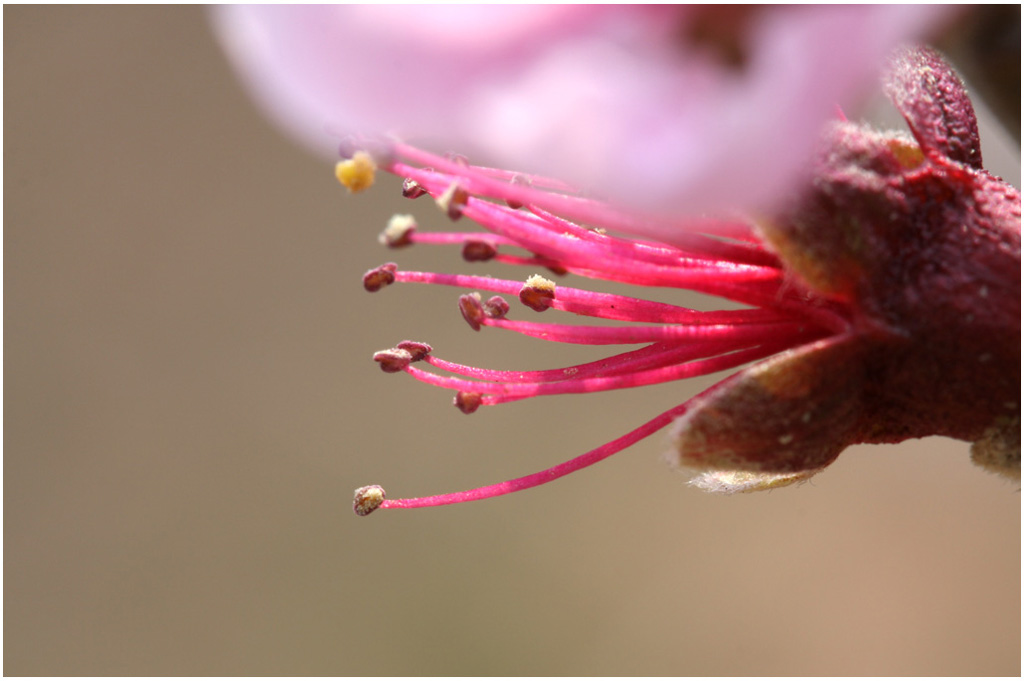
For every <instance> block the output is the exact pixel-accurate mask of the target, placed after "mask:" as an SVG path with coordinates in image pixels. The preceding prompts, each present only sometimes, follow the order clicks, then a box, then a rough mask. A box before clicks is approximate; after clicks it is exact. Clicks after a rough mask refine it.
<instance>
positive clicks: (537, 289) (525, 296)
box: [519, 274, 555, 312]
mask: <svg viewBox="0 0 1024 681" xmlns="http://www.w3.org/2000/svg"><path fill="white" fill-rule="evenodd" d="M554 299H555V282H553V281H551V280H550V279H545V278H544V277H542V276H540V275H539V274H535V275H533V276H532V277H530V278H529V279H527V280H526V283H525V284H524V285H523V288H522V289H521V290H520V291H519V300H520V301H522V303H523V305H525V306H527V307H528V308H531V309H533V310H536V311H537V312H543V311H544V310H546V309H548V308H549V307H551V301H552V300H554Z"/></svg>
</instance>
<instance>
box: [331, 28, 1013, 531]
mask: <svg viewBox="0 0 1024 681" xmlns="http://www.w3.org/2000/svg"><path fill="white" fill-rule="evenodd" d="M886 91H887V93H888V94H889V96H890V98H891V99H892V100H893V102H894V103H895V105H896V107H897V108H898V109H899V111H900V112H901V113H902V114H903V116H904V117H905V119H906V120H907V123H908V124H909V126H910V129H911V132H912V133H913V137H910V136H907V135H905V134H901V133H882V132H877V131H874V130H871V129H869V128H867V127H865V126H862V125H858V124H855V123H851V122H848V121H845V120H843V121H835V122H833V123H832V124H831V125H830V126H829V127H828V128H827V130H826V131H825V133H824V135H823V137H822V140H821V142H820V145H819V149H818V153H817V155H816V157H815V160H814V162H813V165H812V168H811V170H812V181H811V182H810V184H809V185H808V186H807V187H805V188H804V189H803V190H802V191H801V192H799V193H797V194H794V195H793V196H792V198H791V200H790V201H789V202H788V205H786V206H785V208H784V209H782V210H780V211H778V212H776V213H775V214H773V215H772V216H770V217H766V218H761V219H759V220H756V221H746V222H744V221H739V220H732V221H727V220H718V221H714V222H710V221H708V222H705V223H699V224H695V225H694V226H695V228H698V229H703V230H705V231H710V232H711V233H710V234H707V233H700V232H699V231H697V229H694V230H689V231H682V232H680V231H671V230H668V229H662V228H660V227H658V226H657V225H654V226H651V225H646V226H644V227H643V228H641V227H640V226H638V225H637V218H636V217H635V216H634V215H631V214H629V213H626V212H622V211H619V210H616V209H614V208H612V207H611V206H609V205H607V204H604V203H601V202H598V201H595V200H592V199H588V198H585V197H582V196H580V195H578V194H576V193H574V191H573V190H572V188H571V187H569V186H567V185H565V184H564V183H561V182H558V181H555V180H552V179H548V178H544V177H540V176H531V175H523V174H516V173H512V172H507V171H501V170H496V169H491V168H484V167H477V166H472V165H470V164H469V163H468V162H467V161H466V159H465V158H463V157H439V156H435V155H432V154H429V153H427V152H424V151H421V150H419V149H417V148H415V147H412V146H409V145H406V144H404V143H402V142H390V143H386V144H382V143H377V144H376V145H374V144H371V145H370V151H371V155H372V156H374V157H375V160H376V163H377V165H379V166H380V167H382V168H384V169H386V170H387V171H389V172H391V173H394V174H396V175H398V176H401V177H404V178H406V179H405V182H404V186H403V193H404V194H405V195H406V196H408V197H411V198H415V197H418V196H422V195H424V194H427V195H430V196H431V197H433V198H434V200H435V201H436V202H437V204H438V206H439V207H440V208H441V209H442V210H443V211H444V212H445V213H447V214H448V216H449V217H450V218H451V219H452V220H458V219H461V218H468V219H470V220H472V221H474V222H476V223H477V224H479V225H481V226H482V227H484V228H485V229H486V230H487V232H485V233H479V232H450V233H421V232H420V231H418V230H417V225H416V222H415V219H414V218H412V217H411V216H396V217H395V218H393V219H392V221H391V222H390V223H389V225H388V228H387V229H386V230H385V231H384V233H383V234H382V235H381V241H382V242H383V243H384V244H386V245H387V246H389V247H392V248H403V247H406V246H409V245H412V244H453V245H461V247H462V252H463V256H464V257H465V259H467V260H470V261H474V260H488V259H493V260H497V261H501V262H506V263H512V264H516V265H522V266H524V267H528V268H530V271H542V270H545V269H546V270H548V271H550V272H553V274H550V275H540V274H534V275H533V276H530V277H529V278H527V279H526V280H525V282H520V281H508V280H502V279H495V278H492V277H487V276H469V275H459V274H440V273H431V272H417V271H411V270H406V269H402V268H399V267H398V265H396V264H395V263H387V264H385V265H382V266H380V267H377V268H374V269H372V270H370V271H369V272H367V273H366V275H364V279H363V281H364V285H365V287H366V288H367V289H368V290H371V291H377V290H380V289H382V288H384V287H386V286H389V285H391V284H394V283H423V284H433V285H446V286H454V287H459V288H464V289H477V290H479V291H486V292H488V293H489V294H497V295H494V296H493V297H489V298H487V299H486V300H485V299H484V296H482V295H480V294H479V293H467V294H463V295H461V296H460V298H459V308H460V310H461V312H462V315H463V317H464V318H465V320H466V322H467V323H469V325H470V326H471V327H472V328H473V329H475V330H478V331H479V330H481V329H482V328H484V327H490V328H496V329H504V330H507V331H512V332H517V333H522V334H526V335H529V336H533V337H537V338H541V339H544V340H549V341H554V342H563V343H582V344H597V345H604V344H637V345H640V346H641V347H639V348H638V349H636V350H632V351H629V352H625V353H621V354H618V355H614V356H611V357H608V358H606V359H603V360H600V361H596V362H588V363H585V364H579V365H576V366H572V367H566V368H563V369H554V370H545V371H526V372H510V371H494V370H488V369H484V368H478V367H472V366H464V365H461V364H457V363H455V362H451V361H448V360H445V359H441V358H439V357H436V356H435V355H434V354H433V350H432V348H431V347H430V346H429V345H428V344H426V343H422V342H413V341H403V342H402V343H399V344H398V345H396V346H395V347H394V348H390V349H387V350H382V351H380V352H378V353H376V355H375V356H374V359H375V360H376V361H377V362H379V363H380V366H381V368H382V369H383V370H384V371H386V372H390V373H397V372H405V373H407V374H409V375H411V376H412V377H414V378H416V379H417V380H420V381H423V382H426V383H429V384H432V385H436V386H440V387H445V388H449V389H452V390H454V391H456V396H455V399H454V402H455V405H456V406H457V407H458V408H459V409H461V410H462V411H464V412H466V413H472V412H473V411H476V410H477V409H479V408H482V407H490V406H494V405H499V404H502V403H505V402H511V401H515V400H521V399H527V398H531V397H538V396H547V395H558V394H567V393H584V392H594V391H599V390H616V389H623V388H634V387H639V386H644V385H651V384H654V383H660V382H664V381H673V380H679V379H683V378H688V377H692V376H697V375H703V374H707V373H711V372H716V371H721V370H724V369H731V368H737V367H741V366H743V365H746V364H749V363H750V362H754V364H752V365H751V366H748V367H747V368H744V369H741V370H740V371H739V372H737V373H735V374H733V375H732V376H730V377H729V378H727V379H725V380H724V381H722V382H720V383H719V384H717V385H715V386H713V387H712V388H710V389H708V390H706V391H704V392H703V393H701V394H700V395H698V396H696V397H694V398H692V399H690V400H688V401H686V402H684V403H683V404H681V405H679V406H677V407H674V408H673V409H670V410H668V411H667V412H665V413H663V414H660V415H658V416H656V417H655V418H654V419H652V420H650V421H648V422H647V423H645V424H644V425H642V426H640V427H639V428H637V429H636V430H634V431H632V432H630V433H628V434H626V435H624V436H622V437H620V438H618V439H616V440H614V441H613V442H610V443H608V444H605V445H603V446H601V447H598V448H597V449H595V450H593V451H591V452H588V453H587V454H584V455H582V456H580V457H578V458H576V459H573V460H571V461H568V462H565V463H563V464H560V465H558V466H555V467H554V468H551V469H549V470H546V471H542V472H540V473H535V474H533V475H528V476H526V477H523V478H518V479H516V480H511V481H508V482H504V483H501V484H498V485H491V486H487V487H482V488H479V489H475V490H470V491H467V492H458V493H454V494H443V495H439V496H432V497H423V498H414V499H387V498H386V495H385V494H384V491H383V489H382V488H380V487H379V486H376V485H371V486H368V487H362V488H360V489H358V490H357V491H356V498H355V502H354V508H355V511H356V512H357V513H358V514H360V515H365V514H367V513H369V512H371V511H373V510H374V509H376V508H409V507H420V506H434V505H442V504H450V503H459V502H463V501H471V500H475V499H482V498H487V497H490V496H496V495H500V494H506V493H509V492H514V491H517V490H521V489H526V488H528V487H533V486H536V485H539V484H543V483H545V482H549V481H551V480H554V479H556V478H558V477H561V476H563V475H566V474H568V473H570V472H573V471H575V470H579V469H580V468H583V467H585V466H589V465H591V464H593V463H595V462H597V461H600V460H602V459H604V458H606V457H608V456H610V455H612V454H614V453H616V452H618V451H621V450H622V449H624V448H625V447H627V446H629V445H631V444H632V443H634V442H636V441H638V440H640V439H642V438H644V437H647V436H648V435H650V434H651V433H653V432H655V431H657V430H659V429H661V428H664V427H666V426H668V425H670V424H671V425H672V427H673V431H672V442H673V447H672V451H671V453H670V459H671V461H672V462H673V463H674V464H675V465H677V466H680V467H683V468H688V469H695V470H696V471H698V474H697V476H696V477H695V478H694V479H693V481H692V482H693V484H695V485H696V486H698V487H701V488H704V489H706V490H709V491H715V492H747V491H754V490H761V489H770V488H773V487H778V486H781V485H787V484H791V483H793V482H798V481H802V480H806V479H807V478H809V477H810V476H812V475H814V474H816V473H818V472H820V471H821V470H822V469H823V468H825V467H826V466H828V465H829V464H830V463H831V462H832V461H833V460H835V458H836V457H837V456H838V455H839V454H840V452H841V451H842V450H843V449H845V448H846V447H847V446H849V445H851V444H855V443H892V442H900V441H902V440H905V439H907V438H915V437H923V436H927V435H936V434H937V435H945V436H948V437H953V438H958V439H961V440H966V441H970V442H973V443H974V445H973V447H972V458H973V459H974V460H975V461H976V462H977V463H979V464H980V465H982V466H984V467H987V468H989V469H991V470H993V471H996V472H999V473H1003V474H1006V475H1009V476H1011V477H1013V476H1016V477H1018V478H1019V475H1020V403H1019V394H1020V208H1021V206H1020V192H1019V191H1018V190H1017V189H1015V188H1014V187H1012V186H1010V185H1009V184H1007V183H1005V182H1003V181H1002V180H1000V179H999V178H997V177H995V176H993V175H991V174H989V173H988V172H987V171H985V170H984V168H983V166H982V159H981V150H980V145H979V138H978V129H977V124H976V121H975V117H974V111H973V108H972V106H971V103H970V101H969V99H968V96H967V93H966V91H965V90H964V88H963V85H962V83H961V82H960V80H959V78H958V77H957V75H956V74H955V73H954V72H953V71H952V69H951V68H950V67H949V66H948V65H946V63H945V62H944V61H943V60H942V59H941V57H940V56H939V55H938V54H937V53H936V52H934V51H932V50H929V49H926V48H915V49H909V48H908V49H903V50H901V51H899V52H898V53H896V55H895V56H894V58H893V60H892V63H891V68H890V72H889V75H888V77H887V80H886ZM367 158H368V157H367V156H366V154H365V152H360V153H359V154H355V155H353V157H352V159H350V160H345V161H342V162H340V163H339V164H338V176H339V178H340V179H342V181H343V183H345V184H346V185H347V186H351V184H350V183H349V182H347V181H346V180H347V178H350V177H351V176H352V171H353V168H355V167H360V168H365V169H367V170H366V172H372V171H371V170H369V168H370V167H371V164H369V163H368V161H367ZM360 183H362V179H359V180H358V181H357V184H360ZM496 201H504V204H501V203H498V202H496ZM641 229H646V230H647V231H648V232H652V231H653V232H656V233H661V234H665V235H666V236H665V238H664V239H662V240H658V241H654V240H641V239H637V238H634V237H627V236H620V235H619V233H634V234H635V233H637V232H638V231H640V230H641ZM509 249H512V250H513V251H514V250H515V249H519V250H521V251H524V252H525V254H517V253H515V252H509ZM566 274H572V275H576V276H578V277H581V278H584V279H587V278H589V279H604V280H612V281H619V282H626V283H629V284H633V285H636V286H640V287H642V286H659V287H676V288H682V289H689V290H694V291H700V292H703V293H708V294H712V295H717V296H721V297H723V298H726V299H729V300H731V301H734V302H738V303H742V304H745V305H747V306H748V307H747V309H741V310H729V311H720V312H698V311H695V310H690V309H686V308H683V307H680V306H676V305H670V304H665V303H656V302H651V301H647V300H643V299H640V298H632V297H626V296H619V295H611V294H604V293H595V292H591V291H587V290H585V289H582V288H576V287H574V286H570V285H563V284H561V283H557V282H556V280H558V281H561V277H562V276H563V275H566ZM549 276H550V277H553V279H552V278H548V277H549ZM504 296H508V297H512V298H513V300H515V299H518V302H519V303H521V304H522V305H523V306H525V307H526V308H529V309H530V310H532V311H535V312H539V313H546V312H547V311H548V310H556V311H559V312H568V313H572V314H575V315H580V316H584V317H593V318H600V319H607V320H616V321H619V322H626V324H625V325H619V326H588V325H567V324H561V323H546V322H537V321H532V320H526V319H519V316H520V314H521V313H522V312H523V310H522V308H521V307H518V306H516V307H515V308H513V306H512V305H510V304H509V303H508V301H507V300H506V298H505V297H504ZM527 314H528V315H529V314H531V313H527ZM424 365H425V366H426V367H429V368H427V369H425V368H421V367H422V366H424ZM439 372H444V373H443V374H442V373H439Z"/></svg>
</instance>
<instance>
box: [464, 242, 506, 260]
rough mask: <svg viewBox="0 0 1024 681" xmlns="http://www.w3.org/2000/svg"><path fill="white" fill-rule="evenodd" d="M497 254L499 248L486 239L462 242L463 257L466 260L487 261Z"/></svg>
mask: <svg viewBox="0 0 1024 681" xmlns="http://www.w3.org/2000/svg"><path fill="white" fill-rule="evenodd" d="M497 254H498V249H496V248H495V247H494V246H492V245H491V244H489V243H487V242H486V241H466V242H465V243H464V244H462V259H463V260H465V261H466V262H486V261H488V260H491V259H492V258H494V256H496V255H497Z"/></svg>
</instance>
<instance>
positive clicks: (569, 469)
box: [380, 402, 689, 508]
mask: <svg viewBox="0 0 1024 681" xmlns="http://www.w3.org/2000/svg"><path fill="white" fill-rule="evenodd" d="M688 406H689V403H688V402H687V403H684V404H681V405H679V406H677V407H674V408H672V409H669V410H668V411H666V412H665V413H663V414H661V415H659V416H656V417H655V418H653V419H651V420H650V421H648V422H647V423H645V424H644V425H642V426H640V427H639V428H637V429H636V430H633V431H630V432H629V433H626V434H625V435H623V436H622V437H619V438H617V439H615V440H612V441H611V442H609V443H607V444H604V445H601V446H600V447H598V448H597V449H592V450H590V451H589V452H587V453H586V454H581V455H580V456H577V457H576V458H575V459H570V460H569V461H566V462H564V463H560V464H558V465H557V466H552V467H551V468H548V469H547V470H543V471H540V472H538V473H533V474H532V475H526V476H524V477H521V478H516V479H514V480H508V481H506V482H501V483H498V484H496V485H487V486H486V487H477V488H476V489H471V490H466V491H464V492H452V493H450V494H438V495H436V496H432V497H415V498H411V499H385V500H384V502H383V503H382V504H381V505H380V507H381V508H424V507H426V506H447V505H449V504H461V503H464V502H466V501H479V500H481V499H489V498H491V497H498V496H502V495H503V494H511V493H512V492H519V491H522V490H524V489H529V488H531V487H536V486H538V485H543V484H544V483H547V482H551V481H552V480H557V479H558V478H561V477H563V476H566V475H569V474H570V473H574V472H576V471H578V470H581V469H583V468H586V467H588V466H592V465H594V464H595V463H597V462H599V461H603V460H605V459H607V458H608V457H609V456H611V455H613V454H617V453H618V452H621V451H622V450H623V449H625V448H626V447H629V446H630V445H632V444H634V443H636V442H639V441H640V440H642V439H644V438H645V437H648V436H649V435H651V434H653V433H656V432H657V431H659V430H661V429H662V428H664V427H665V426H667V425H668V424H670V423H672V421H674V420H675V419H676V418H678V417H679V416H682V415H683V413H685V412H686V410H687V408H688Z"/></svg>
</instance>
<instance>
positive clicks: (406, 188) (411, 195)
mask: <svg viewBox="0 0 1024 681" xmlns="http://www.w3.org/2000/svg"><path fill="white" fill-rule="evenodd" d="M426 193H427V190H426V189H424V188H423V185H421V184H420V183H419V182H417V181H416V180H414V179H412V178H411V177H407V178H405V179H404V180H402V196H404V197H405V198H407V199H418V198H420V197H421V196H423V195H424V194H426Z"/></svg>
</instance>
